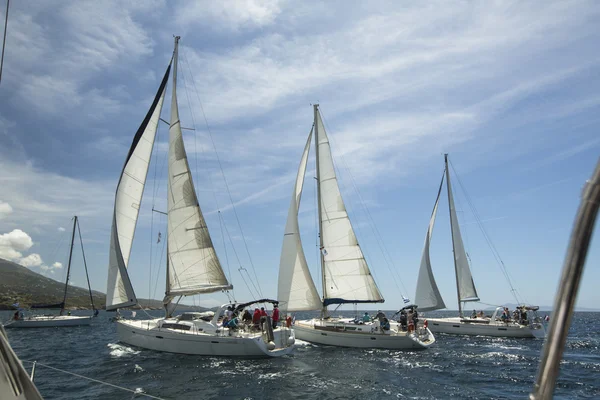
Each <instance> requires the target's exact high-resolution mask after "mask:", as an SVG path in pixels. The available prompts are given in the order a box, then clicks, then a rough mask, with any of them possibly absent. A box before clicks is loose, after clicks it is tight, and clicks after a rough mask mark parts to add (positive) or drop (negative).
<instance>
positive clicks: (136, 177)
mask: <svg viewBox="0 0 600 400" xmlns="http://www.w3.org/2000/svg"><path fill="white" fill-rule="evenodd" d="M170 70H171V64H169V67H168V68H167V71H166V73H165V75H164V77H163V80H162V82H161V85H160V88H159V89H158V92H157V94H156V96H155V98H154V101H153V103H152V106H151V107H150V110H149V111H148V113H147V114H146V118H144V121H143V122H142V124H141V125H140V127H139V129H138V131H137V133H136V135H135V137H134V139H133V143H132V145H131V148H130V149H129V154H128V155H127V159H126V160H125V165H124V166H123V171H122V172H121V178H120V179H119V184H118V185H117V192H116V195H115V208H114V213H113V222H112V229H111V237H110V253H109V265H108V282H107V290H106V310H107V311H111V310H115V309H117V308H120V307H128V306H133V305H135V304H137V299H136V297H135V293H134V291H133V287H132V285H131V282H130V280H129V275H128V274H127V266H128V263H129V255H130V253H131V245H132V243H133V237H134V234H135V227H136V224H137V219H138V215H139V211H140V204H141V201H142V195H143V193H144V185H145V183H146V176H147V174H148V167H149V165H150V157H151V156H152V148H153V146H154V138H155V136H156V130H157V128H158V122H159V118H160V112H161V110H162V106H163V102H164V99H165V92H166V87H167V82H168V80H169V73H170Z"/></svg>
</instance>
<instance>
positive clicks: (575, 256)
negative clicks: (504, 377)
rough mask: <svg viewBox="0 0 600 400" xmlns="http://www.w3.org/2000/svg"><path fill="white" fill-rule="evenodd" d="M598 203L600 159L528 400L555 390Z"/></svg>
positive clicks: (577, 220)
mask: <svg viewBox="0 0 600 400" xmlns="http://www.w3.org/2000/svg"><path fill="white" fill-rule="evenodd" d="M599 206H600V159H599V160H598V163H597V164H596V169H595V171H594V174H593V175H592V178H591V179H590V180H589V181H587V183H586V186H585V187H584V189H583V194H582V197H581V203H580V205H579V210H578V211H577V216H576V217H575V225H574V226H573V232H572V233H571V239H570V242H569V248H568V250H567V255H566V258H565V263H564V265H563V272H562V276H561V278H560V284H559V286H558V292H557V294H556V298H555V299H554V307H553V310H554V311H553V316H552V321H551V322H550V331H549V333H548V337H547V339H546V343H545V344H544V350H543V354H542V359H541V361H540V368H539V371H538V376H537V379H536V382H535V385H534V387H533V393H531V394H530V395H529V398H530V399H531V400H546V399H551V398H552V396H553V394H554V387H555V384H556V378H557V377H558V372H559V368H560V360H561V359H562V355H563V352H564V349H565V343H566V341H567V334H568V333H569V327H570V325H571V318H572V317H573V310H574V306H575V299H576V298H577V291H578V289H579V282H580V280H581V275H582V274H583V269H584V266H585V258H586V256H587V252H588V247H589V244H590V241H591V239H592V234H593V232H594V223H595V221H596V217H597V215H598V207H599Z"/></svg>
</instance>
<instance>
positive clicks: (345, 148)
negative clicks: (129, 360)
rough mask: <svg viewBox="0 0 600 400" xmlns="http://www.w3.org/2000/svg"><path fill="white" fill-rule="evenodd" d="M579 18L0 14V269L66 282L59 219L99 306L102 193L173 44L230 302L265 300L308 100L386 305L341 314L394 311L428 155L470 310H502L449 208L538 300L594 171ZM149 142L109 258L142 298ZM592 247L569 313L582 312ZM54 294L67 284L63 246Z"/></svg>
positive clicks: (503, 299) (470, 9)
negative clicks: (123, 260) (140, 184)
mask: <svg viewBox="0 0 600 400" xmlns="http://www.w3.org/2000/svg"><path fill="white" fill-rule="evenodd" d="M3 9H4V8H3V6H2V10H3ZM598 17H600V3H598V2H595V1H569V2H561V1H531V2H526V3H523V2H516V1H515V2H510V1H502V2H468V1H462V2H461V1H457V2H445V1H427V2H417V3H414V4H413V3H409V2H394V1H389V2H387V1H372V2H371V1H370V2H368V4H367V3H366V2H346V1H330V2H326V3H322V2H313V1H307V2H292V1H268V0H265V1H254V0H239V1H222V2H211V1H203V2H192V1H189V2H185V1H179V2H167V1H160V0H155V1H102V2H96V1H85V0H83V1H60V2H57V1H54V2H51V1H33V0H24V1H19V2H12V3H11V8H10V11H9V21H8V34H7V39H6V54H5V64H4V71H3V75H2V81H1V82H0V257H1V258H6V259H9V260H12V261H15V262H17V263H20V264H22V265H24V266H26V267H28V268H31V269H32V270H34V271H36V272H40V273H43V274H44V275H46V276H50V277H52V278H55V279H57V280H61V279H64V276H65V269H66V268H65V266H66V263H67V257H68V243H69V239H70V237H69V235H70V233H71V227H72V222H71V218H72V216H73V215H78V216H79V218H80V224H81V232H82V236H83V243H84V248H85V255H86V258H87V264H88V268H89V270H90V279H91V282H92V287H93V288H94V289H96V290H100V291H103V292H105V291H106V277H107V265H108V250H109V237H110V227H111V222H112V212H113V201H114V192H115V189H116V185H117V182H118V179H119V174H120V172H121V169H122V167H123V162H124V160H125V157H126V155H127V151H128V149H129V146H130V144H131V141H132V139H133V136H134V134H135V132H136V130H137V128H138V126H139V125H140V123H141V121H142V119H143V118H144V116H145V114H146V112H147V111H148V108H149V106H150V104H151V102H152V99H153V97H154V94H155V93H156V90H157V88H158V86H159V84H160V80H161V78H162V76H163V74H164V72H165V69H166V67H167V65H168V63H169V60H170V57H171V54H172V51H173V35H174V34H177V35H180V36H181V37H182V38H181V42H180V63H179V75H180V76H179V81H178V97H179V99H178V100H179V107H180V113H181V120H182V126H183V127H186V128H190V129H195V130H184V137H185V144H186V149H187V152H188V157H189V163H190V167H191V169H192V174H193V176H194V182H195V185H196V190H197V193H198V197H199V202H200V206H201V209H202V211H203V213H204V215H205V217H206V219H207V223H208V225H209V229H210V232H211V235H212V238H213V242H214V243H215V247H216V250H217V254H218V255H219V258H220V260H221V263H222V264H223V266H224V269H225V272H226V274H227V276H228V277H229V278H230V279H231V281H232V282H233V285H234V292H233V293H232V294H230V295H231V296H232V297H234V298H235V299H236V300H239V301H246V300H249V299H252V298H253V297H255V296H256V295H257V294H256V292H257V291H260V295H262V296H265V297H276V295H277V274H278V266H279V257H280V251H281V245H282V238H283V230H284V226H285V221H286V216H287V210H288V207H289V202H290V195H291V193H292V189H293V183H294V179H295V175H296V171H297V168H298V164H299V161H300V157H301V154H302V151H303V148H304V143H305V141H306V138H307V135H308V133H309V131H310V128H311V125H312V120H313V108H312V104H315V103H319V104H320V109H321V112H322V115H323V118H324V121H325V127H326V129H327V132H328V135H329V137H330V140H331V145H332V150H333V156H334V161H335V164H336V167H337V169H338V179H339V181H340V185H341V189H342V194H343V196H344V200H345V202H346V206H347V208H348V210H349V214H350V218H351V220H352V222H353V225H354V228H355V230H356V234H357V237H358V240H359V243H360V245H361V248H362V249H363V251H364V252H365V255H366V257H367V261H368V263H369V266H370V268H371V271H372V273H373V275H374V276H375V279H376V282H377V283H378V285H379V287H380V290H381V292H382V294H383V296H384V297H385V299H386V303H385V306H377V305H365V306H361V307H360V308H366V309H372V308H378V307H384V308H385V309H394V308H396V307H398V306H399V305H401V304H402V298H401V295H404V296H405V297H409V298H411V299H412V298H414V291H415V286H416V280H417V272H418V268H419V265H420V259H421V252H422V248H423V243H424V240H425V233H426V230H427V225H428V223H429V218H430V215H431V210H432V208H433V204H434V202H435V196H436V193H437V189H438V185H439V181H440V178H441V175H442V171H443V154H444V153H449V154H450V156H449V157H450V160H451V162H452V165H453V168H454V170H452V173H453V174H454V172H456V174H457V175H452V178H453V183H454V190H455V197H456V205H457V209H458V211H459V212H458V214H459V220H460V221H461V229H462V232H463V239H464V242H465V247H466V248H467V252H468V253H469V257H470V260H471V267H472V273H473V278H474V281H475V284H476V286H477V289H478V293H479V295H480V298H481V301H482V302H484V303H486V304H503V303H507V302H512V303H514V299H513V297H512V295H511V292H510V287H509V284H508V283H507V281H506V280H505V278H504V275H503V273H502V271H501V269H500V267H499V266H498V264H497V263H496V261H495V259H494V256H493V253H492V252H491V251H490V248H489V247H488V246H487V244H486V241H485V239H484V237H483V235H482V233H481V231H480V229H479V225H478V224H477V219H476V217H475V216H474V215H473V213H471V212H470V208H469V201H470V202H471V203H472V204H473V205H474V206H475V208H476V210H477V212H478V214H479V219H480V220H481V221H482V225H483V226H484V228H485V231H486V232H487V233H488V235H489V236H490V237H491V238H492V241H493V244H494V246H495V247H496V249H497V250H498V253H499V254H500V256H501V258H502V260H503V262H504V264H505V265H506V268H507V270H508V271H509V274H510V276H511V277H512V282H513V285H514V286H515V287H516V288H517V290H518V292H519V293H520V295H521V298H522V299H523V300H525V301H527V302H529V303H533V304H538V305H546V306H547V305H552V304H553V301H554V293H555V291H556V288H557V286H558V282H559V277H560V272H561V268H562V263H563V261H564V257H565V251H566V248H567V244H568V238H569V235H570V231H571V227H572V223H573V219H574V216H575V214H576V210H577V207H578V204H579V201H580V195H581V191H582V188H583V186H584V184H585V182H586V179H588V178H589V177H590V176H591V173H592V171H593V169H594V167H595V165H596V163H597V162H598V159H599V155H600V133H599V129H598V126H599V123H600V95H599V93H600V55H598V51H597V49H598V48H597V45H598V43H599V42H600V27H599V26H598V24H597V21H598ZM170 85H171V83H169V87H168V89H167V93H168V94H167V98H166V100H165V107H164V108H163V112H162V116H163V118H166V119H168V115H169V107H168V106H169V104H170V90H171V89H170ZM167 133H168V132H167V129H166V127H165V126H161V127H160V128H159V131H158V134H157V140H156V146H155V151H154V154H153V159H152V163H151V166H150V172H149V174H148V180H147V183H146V190H145V194H144V200H143V204H142V208H141V211H140V218H139V221H138V226H137V231H136V237H135V241H134V244H133V250H132V256H131V259H130V264H129V273H130V277H131V279H132V282H133V285H134V288H135V291H136V294H137V296H138V297H141V298H147V297H153V298H157V299H161V298H162V296H163V292H164V274H165V271H164V268H165V267H164V264H165V261H164V257H165V255H164V247H163V244H164V240H163V241H162V242H161V243H158V244H157V243H156V242H157V237H158V232H161V233H162V235H164V232H165V220H164V216H162V215H161V214H158V213H153V212H152V208H155V209H157V210H164V209H166V194H165V193H166V188H165V186H166V184H165V182H166V180H165V179H166V173H167V171H166V167H165V164H164V157H165V154H166V150H167ZM314 176H315V169H314V155H313V156H312V157H311V159H310V161H309V168H308V171H307V175H306V182H305V190H304V194H303V198H302V199H303V201H302V205H301V209H300V215H299V220H300V228H301V231H302V240H303V243H304V248H305V253H306V257H307V260H308V263H309V265H310V268H311V273H312V275H313V276H314V277H315V278H316V279H315V280H316V284H317V287H318V288H320V286H321V284H320V280H319V278H318V277H319V276H320V270H319V266H318V258H317V255H318V249H317V246H316V241H317V234H316V224H315V204H316V203H315V190H314V179H313V178H314ZM457 177H458V178H457ZM458 179H460V182H461V183H462V186H463V187H464V189H465V192H466V193H467V195H465V193H464V192H463V191H462V190H461V185H459V183H458ZM447 207H448V206H447V199H446V197H445V196H442V200H441V204H440V210H439V213H438V218H437V221H436V225H435V228H434V232H433V239H432V244H431V261H432V266H433V271H434V274H435V276H436V279H437V282H438V286H439V287H440V291H441V293H442V296H443V297H444V299H445V302H446V304H447V306H448V307H449V308H451V309H456V286H455V280H454V269H453V261H452V245H451V237H450V228H449V218H448V208H447ZM599 237H600V235H598V234H596V236H595V238H594V239H593V242H592V245H591V247H590V251H589V254H588V261H587V268H586V271H585V274H584V277H583V280H582V284H581V289H580V293H579V297H578V302H577V305H578V306H580V307H589V308H600V292H599V291H598V290H597V287H596V286H597V285H596V283H597V282H598V281H600V269H599V268H597V266H598V262H599V261H600V239H599ZM240 268H241V269H240ZM246 271H247V272H246ZM254 274H256V276H257V277H258V283H256V282H253V283H251V282H250V279H249V276H252V277H253V276H255V275H254ZM71 282H72V283H73V284H76V285H78V286H82V285H84V284H85V275H84V269H83V264H82V262H81V250H80V249H79V247H75V250H74V257H73V273H72V278H71ZM253 284H254V285H255V286H256V289H255V288H254V287H253ZM259 286H260V288H259ZM226 300H227V297H226V295H225V294H223V293H213V294H208V295H202V296H195V297H194V298H193V299H187V300H186V302H187V303H188V304H192V303H194V304H201V305H206V306H214V305H218V304H221V303H224V302H225V301H226ZM476 307H478V308H482V307H487V306H486V305H485V304H484V305H480V306H476Z"/></svg>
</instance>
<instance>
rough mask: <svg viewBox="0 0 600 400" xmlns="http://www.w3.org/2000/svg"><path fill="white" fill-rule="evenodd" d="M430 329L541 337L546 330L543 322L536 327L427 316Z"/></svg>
mask: <svg viewBox="0 0 600 400" xmlns="http://www.w3.org/2000/svg"><path fill="white" fill-rule="evenodd" d="M427 321H428V324H429V329H430V330H431V331H432V332H434V333H447V334H452V335H472V336H493V337H514V338H541V339H543V338H544V337H545V331H544V328H543V326H542V325H541V324H535V325H534V327H532V326H526V325H519V324H515V323H508V324H507V323H503V322H498V321H489V322H488V323H485V322H470V321H469V320H467V319H463V318H459V317H455V318H427Z"/></svg>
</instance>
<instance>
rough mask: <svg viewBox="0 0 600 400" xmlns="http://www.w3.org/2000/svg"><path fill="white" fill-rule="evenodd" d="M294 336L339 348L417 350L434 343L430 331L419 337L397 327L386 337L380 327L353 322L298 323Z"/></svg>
mask: <svg viewBox="0 0 600 400" xmlns="http://www.w3.org/2000/svg"><path fill="white" fill-rule="evenodd" d="M294 332H295V333H296V338H297V339H300V340H304V341H306V342H311V343H318V344H324V345H329V346H339V347H358V348H370V349H393V350H416V349H425V348H427V347H429V346H431V345H432V344H433V343H434V342H435V338H434V336H433V334H432V333H431V332H430V331H429V330H428V329H427V328H420V332H419V334H416V333H411V334H409V333H408V332H402V331H398V330H397V329H396V328H395V327H392V329H391V330H389V331H386V332H385V333H384V332H382V331H381V330H380V329H379V327H378V325H377V324H374V323H366V324H355V323H353V322H351V320H350V319H329V320H325V321H324V320H322V319H318V318H315V319H312V320H304V321H296V323H295V324H294Z"/></svg>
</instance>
